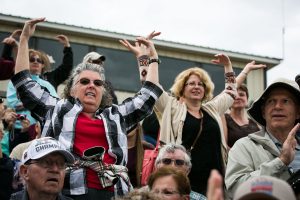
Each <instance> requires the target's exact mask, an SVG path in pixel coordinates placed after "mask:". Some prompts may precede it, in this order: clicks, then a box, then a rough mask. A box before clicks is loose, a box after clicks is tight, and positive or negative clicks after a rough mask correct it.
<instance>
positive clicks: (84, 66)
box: [63, 63, 112, 108]
mask: <svg viewBox="0 0 300 200" xmlns="http://www.w3.org/2000/svg"><path fill="white" fill-rule="evenodd" d="M86 70H89V71H93V72H97V73H98V74H99V75H100V77H101V80H103V81H105V75H104V68H103V67H102V66H100V65H97V64H92V63H80V64H78V65H77V66H76V67H75V68H74V69H73V71H72V72H71V75H70V76H69V78H68V80H67V84H66V87H65V89H64V92H63V97H64V98H69V97H71V89H72V88H73V86H74V85H75V84H76V81H77V79H78V76H79V74H81V72H83V71H86ZM111 104H112V97H111V95H110V94H109V93H108V92H107V89H106V84H105V82H104V90H103V96H102V101H101V104H100V108H104V107H106V106H110V105H111Z"/></svg>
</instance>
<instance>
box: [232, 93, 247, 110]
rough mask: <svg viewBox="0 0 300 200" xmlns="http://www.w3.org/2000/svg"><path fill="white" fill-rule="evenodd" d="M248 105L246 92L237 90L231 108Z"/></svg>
mask: <svg viewBox="0 0 300 200" xmlns="http://www.w3.org/2000/svg"><path fill="white" fill-rule="evenodd" d="M247 105H248V99H247V94H246V92H245V91H243V90H240V89H239V90H238V95H237V96H236V99H235V100H234V102H233V104H232V106H231V107H232V108H246V107H247Z"/></svg>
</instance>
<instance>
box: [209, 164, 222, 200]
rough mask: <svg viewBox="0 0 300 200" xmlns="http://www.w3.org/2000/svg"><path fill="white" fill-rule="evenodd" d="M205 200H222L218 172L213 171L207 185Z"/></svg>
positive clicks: (220, 179)
mask: <svg viewBox="0 0 300 200" xmlns="http://www.w3.org/2000/svg"><path fill="white" fill-rule="evenodd" d="M207 186H208V188H207V193H206V196H207V200H223V199H224V198H223V180H222V176H221V175H220V174H219V172H218V171H217V170H215V169H213V170H212V171H211V172H210V176H209V179H208V184H207Z"/></svg>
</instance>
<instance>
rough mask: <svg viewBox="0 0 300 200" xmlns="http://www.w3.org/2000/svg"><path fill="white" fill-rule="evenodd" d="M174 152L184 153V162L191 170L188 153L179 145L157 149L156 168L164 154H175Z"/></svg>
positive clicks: (167, 145) (168, 145)
mask: <svg viewBox="0 0 300 200" xmlns="http://www.w3.org/2000/svg"><path fill="white" fill-rule="evenodd" d="M176 150H181V151H182V152H183V153H184V161H185V163H186V165H187V166H188V168H189V169H191V168H192V162H191V157H190V155H189V153H188V152H187V151H186V148H185V147H184V146H182V145H180V144H166V145H164V146H163V147H162V148H160V149H159V153H158V155H157V158H156V160H155V166H157V165H158V164H159V163H160V162H161V160H162V159H163V157H164V156H165V154H166V153H175V151H176Z"/></svg>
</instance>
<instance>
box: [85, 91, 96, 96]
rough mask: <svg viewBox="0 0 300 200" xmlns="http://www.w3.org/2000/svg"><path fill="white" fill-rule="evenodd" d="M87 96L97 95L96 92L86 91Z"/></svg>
mask: <svg viewBox="0 0 300 200" xmlns="http://www.w3.org/2000/svg"><path fill="white" fill-rule="evenodd" d="M85 95H86V96H90V97H96V94H95V93H93V92H87V93H85Z"/></svg>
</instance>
